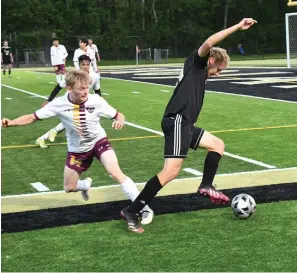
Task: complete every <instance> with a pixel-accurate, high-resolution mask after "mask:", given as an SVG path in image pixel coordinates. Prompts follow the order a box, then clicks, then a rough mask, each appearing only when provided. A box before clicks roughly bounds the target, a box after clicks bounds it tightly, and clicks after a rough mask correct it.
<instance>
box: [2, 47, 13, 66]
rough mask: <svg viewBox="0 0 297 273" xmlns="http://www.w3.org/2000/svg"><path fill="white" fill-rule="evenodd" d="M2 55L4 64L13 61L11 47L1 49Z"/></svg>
mask: <svg viewBox="0 0 297 273" xmlns="http://www.w3.org/2000/svg"><path fill="white" fill-rule="evenodd" d="M1 53H2V60H3V63H9V62H10V61H11V58H10V54H11V53H12V50H11V47H9V46H8V47H5V46H3V47H2V48H1Z"/></svg>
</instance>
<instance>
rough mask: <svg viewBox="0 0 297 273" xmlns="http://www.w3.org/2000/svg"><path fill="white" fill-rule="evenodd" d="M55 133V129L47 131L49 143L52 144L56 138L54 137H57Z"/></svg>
mask: <svg viewBox="0 0 297 273" xmlns="http://www.w3.org/2000/svg"><path fill="white" fill-rule="evenodd" d="M57 134H58V133H57V131H56V130H55V129H51V130H50V131H49V133H48V140H49V141H50V142H54V141H55V138H56V136H57Z"/></svg>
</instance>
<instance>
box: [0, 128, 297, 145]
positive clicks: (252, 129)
mask: <svg viewBox="0 0 297 273" xmlns="http://www.w3.org/2000/svg"><path fill="white" fill-rule="evenodd" d="M294 127H297V124H292V125H279V126H268V127H255V128H242V129H229V130H217V131H210V133H212V134H215V133H230V132H244V131H257V130H268V129H281V128H294ZM160 137H162V136H159V135H153V136H139V137H124V138H113V139H109V140H110V141H123V140H136V139H148V138H160ZM66 144H67V142H61V143H49V144H47V146H60V145H66ZM30 147H38V145H36V144H25V145H12V146H2V147H1V149H17V148H30Z"/></svg>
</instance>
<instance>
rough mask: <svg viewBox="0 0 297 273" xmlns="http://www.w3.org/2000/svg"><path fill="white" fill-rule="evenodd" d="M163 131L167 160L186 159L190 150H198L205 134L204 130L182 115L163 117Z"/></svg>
mask: <svg viewBox="0 0 297 273" xmlns="http://www.w3.org/2000/svg"><path fill="white" fill-rule="evenodd" d="M162 130H163V133H164V137H165V147H164V157H165V158H185V157H186V156H187V154H188V151H189V149H190V148H191V149H194V150H196V149H197V148H198V146H199V143H200V140H201V138H202V136H203V133H204V130H203V129H202V128H199V127H195V126H194V125H193V124H192V123H191V122H189V121H188V120H187V119H186V118H184V117H183V116H182V115H180V114H177V115H174V116H165V117H163V119H162Z"/></svg>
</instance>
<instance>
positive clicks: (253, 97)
mask: <svg viewBox="0 0 297 273" xmlns="http://www.w3.org/2000/svg"><path fill="white" fill-rule="evenodd" d="M102 79H107V80H117V81H127V82H134V83H142V84H152V85H158V86H166V87H171V88H174V87H175V86H174V85H168V84H161V83H153V82H142V81H134V80H126V79H116V78H110V77H102ZM205 92H207V93H214V94H222V95H228V96H237V97H245V98H252V99H260V100H269V101H278V102H286V103H296V104H297V101H290V100H280V99H272V98H263V97H257V96H251V95H243V94H235V93H225V92H219V91H211V90H206V91H205Z"/></svg>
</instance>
